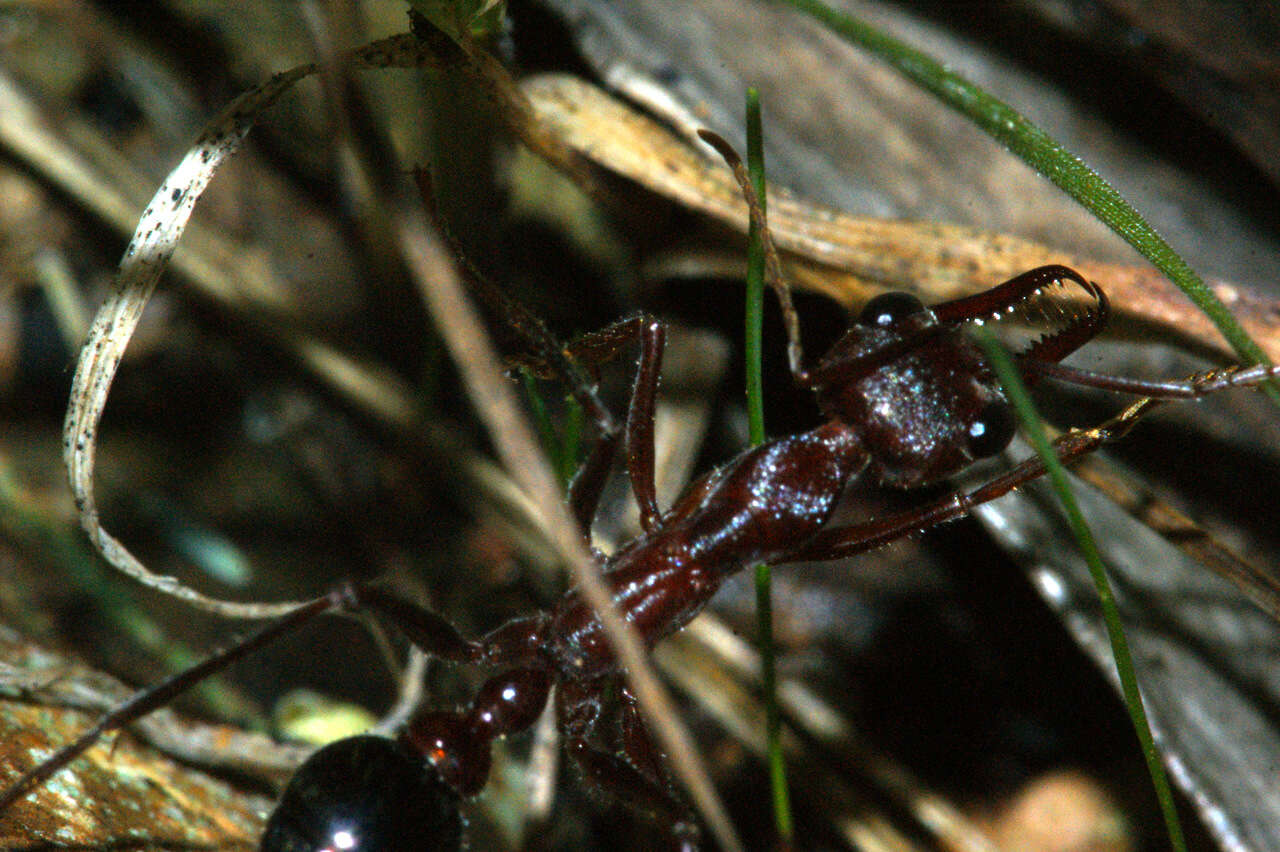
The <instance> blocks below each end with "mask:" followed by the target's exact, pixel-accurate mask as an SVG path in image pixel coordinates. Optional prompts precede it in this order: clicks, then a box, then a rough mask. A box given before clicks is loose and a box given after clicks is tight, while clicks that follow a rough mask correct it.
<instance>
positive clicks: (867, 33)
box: [787, 0, 1280, 405]
mask: <svg viewBox="0 0 1280 852" xmlns="http://www.w3.org/2000/svg"><path fill="white" fill-rule="evenodd" d="M787 2H788V3H790V4H791V5H792V6H794V7H796V8H797V9H800V10H801V11H803V12H805V13H807V14H809V15H811V16H813V17H814V18H817V19H818V20H819V21H821V22H822V23H823V24H824V25H826V26H827V27H828V28H830V29H831V30H832V31H833V32H835V33H837V34H838V35H840V36H841V37H842V38H844V39H845V40H846V41H848V42H850V43H851V44H854V45H857V46H859V47H862V48H863V49H865V50H868V51H870V52H871V53H872V54H874V55H875V56H877V57H879V58H880V59H883V60H884V61H885V62H888V63H889V64H890V65H892V66H893V67H894V68H895V69H896V70H897V71H899V72H900V73H901V74H902V75H903V76H905V77H907V79H909V80H911V82H913V83H915V84H916V85H917V86H919V87H920V88H922V89H924V90H925V91H928V92H930V93H932V94H933V95H935V96H936V97H937V98H938V100H940V101H942V102H943V103H944V104H946V105H947V106H949V107H951V108H952V109H954V110H956V111H957V112H959V113H960V114H961V115H964V116H965V117H966V118H968V119H970V120H971V121H973V122H974V123H975V124H977V125H978V127H980V128H981V129H982V130H983V131H984V132H986V133H987V134H988V135H989V136H991V137H992V138H993V139H995V140H996V141H998V142H1000V143H1001V144H1002V145H1004V146H1005V147H1007V148H1008V149H1009V150H1010V151H1012V152H1013V153H1014V154H1016V155H1017V156H1018V157H1019V158H1020V159H1022V160H1023V161H1024V162H1026V163H1027V164H1028V165H1030V166H1031V167H1032V168H1033V169H1035V170H1036V171H1037V172H1039V173H1040V174H1042V175H1044V176H1045V177H1046V178H1048V179H1049V180H1051V181H1053V182H1054V183H1055V184H1057V186H1058V187H1060V188H1061V189H1062V190H1063V191H1064V192H1066V193H1067V194H1068V195H1070V196H1071V197H1072V198H1074V199H1075V200H1076V201H1077V202H1079V203H1080V204H1081V205H1082V206H1083V207H1084V208H1085V209H1087V210H1088V211H1089V212H1090V213H1092V214H1093V215H1094V216H1095V217H1096V218H1097V219H1098V220H1099V221H1100V222H1103V223H1104V224H1106V225H1107V227H1109V228H1111V230H1113V231H1115V232H1116V233H1117V234H1119V235H1120V237H1121V238H1122V239H1124V240H1125V242H1127V243H1129V245H1131V246H1133V247H1134V248H1135V249H1137V250H1138V252H1139V253H1141V254H1142V256H1143V257H1145V258H1146V259H1147V260H1149V261H1151V263H1152V264H1153V265H1154V266H1155V267H1156V268H1157V269H1159V270H1160V271H1161V272H1163V273H1164V274H1165V275H1166V276H1168V277H1169V280H1171V281H1172V282H1173V283H1174V284H1176V285H1177V286H1178V287H1179V288H1180V289H1181V290H1182V292H1184V293H1186V294H1187V297H1188V298H1190V299H1191V300H1192V301H1193V302H1195V304H1196V305H1197V306H1198V307H1199V308H1200V310H1202V311H1203V312H1204V313H1205V315H1206V316H1207V317H1208V318H1209V319H1210V321H1211V322H1213V324H1214V325H1215V326H1217V327H1218V330H1219V331H1220V332H1221V333H1222V336H1223V337H1224V338H1226V340H1227V342H1228V343H1230V344H1231V347H1232V348H1233V349H1235V351H1236V353H1237V354H1238V355H1239V356H1240V358H1241V359H1243V360H1244V361H1245V362H1246V363H1250V364H1255V363H1256V364H1269V363H1270V361H1269V360H1268V359H1267V356H1266V353H1264V352H1263V351H1262V349H1261V347H1259V346H1258V344H1256V343H1255V342H1254V341H1253V340H1252V339H1250V337H1249V335H1248V334H1246V333H1245V331H1244V329H1243V328H1241V327H1240V325H1239V323H1237V322H1236V320H1235V317H1233V316H1232V315H1231V312H1230V311H1228V310H1227V308H1226V306H1225V305H1223V304H1222V302H1221V301H1219V299H1218V297H1217V296H1215V295H1214V293H1213V291H1212V290H1210V289H1209V288H1208V287H1207V286H1206V285H1205V283H1204V281H1202V280H1201V278H1200V276H1199V275H1197V274H1196V273H1195V271H1194V270H1193V269H1192V268H1191V267H1190V265H1188V264H1187V262H1186V261H1185V260H1183V259H1182V258H1181V257H1180V256H1179V255H1178V253H1177V252H1175V251H1174V250H1173V248H1172V247H1171V246H1170V245H1169V244H1168V243H1167V242H1165V240H1164V239H1163V238H1162V237H1161V236H1160V235H1159V234H1158V233H1156V231H1155V229H1154V228H1152V227H1151V225H1150V224H1148V223H1147V221H1146V220H1145V219H1144V218H1143V217H1142V215H1141V214H1139V213H1138V211H1137V210H1135V209H1134V208H1133V206H1132V205H1130V204H1129V203H1128V202H1127V201H1125V200H1124V198H1122V197H1121V195H1120V193H1119V192H1117V191H1116V189H1115V187H1113V186H1111V184H1109V183H1107V182H1106V181H1105V180H1103V179H1102V177H1101V176H1100V175H1099V174H1098V173H1097V172H1095V171H1094V170H1093V169H1091V168H1089V166H1087V165H1085V163H1084V162H1083V161H1082V160H1080V158H1079V157H1077V156H1075V155H1074V154H1072V153H1071V152H1069V151H1067V150H1066V149H1065V148H1063V147H1062V146H1061V145H1060V144H1058V143H1057V142H1056V141H1055V140H1054V139H1053V138H1052V137H1050V136H1049V134H1047V133H1045V132H1044V131H1043V130H1041V129H1040V128H1039V127H1037V126H1036V125H1034V124H1032V123H1031V121H1029V120H1028V119H1027V118H1026V117H1025V116H1024V115H1022V114H1021V113H1019V112H1018V111H1017V110H1015V109H1013V108H1012V107H1010V106H1009V105H1008V104H1005V103H1003V102H1002V101H1000V100H998V99H996V98H994V97H992V96H991V95H990V94H989V93H987V92H985V91H983V90H982V89H980V88H978V87H977V86H975V85H974V84H973V83H970V82H969V81H968V80H966V79H965V78H963V77H961V76H960V75H959V74H957V73H955V72H954V71H950V70H948V69H947V68H946V67H945V66H943V65H942V64H941V63H940V62H938V61H936V60H935V59H933V58H932V57H930V56H928V55H926V54H924V53H922V52H920V51H919V50H916V49H915V48H913V47H911V46H910V45H908V44H905V43H904V42H901V41H898V40H897V39H895V38H892V37H890V36H888V35H886V34H884V33H882V32H879V31H877V30H875V29H874V28H872V27H870V26H868V25H867V24H864V23H863V22H861V21H859V20H857V19H855V18H851V17H849V16H848V15H845V14H843V13H841V12H838V11H836V10H834V9H832V8H830V7H829V6H826V5H825V4H823V3H821V2H819V0H787ZM1265 390H1266V391H1267V393H1268V395H1269V396H1270V397H1271V398H1272V399H1273V400H1274V401H1275V402H1276V403H1277V404H1278V405H1280V389H1277V388H1276V386H1275V384H1274V383H1269V384H1268V385H1267V386H1266V387H1265Z"/></svg>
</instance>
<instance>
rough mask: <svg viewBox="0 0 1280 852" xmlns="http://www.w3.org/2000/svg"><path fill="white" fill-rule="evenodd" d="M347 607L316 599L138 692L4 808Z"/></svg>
mask: <svg viewBox="0 0 1280 852" xmlns="http://www.w3.org/2000/svg"><path fill="white" fill-rule="evenodd" d="M342 606H343V600H342V598H341V595H340V593H337V592H335V593H333V594H329V595H326V596H325V597H323V598H317V599H316V600H314V601H311V602H310V603H307V604H303V605H302V606H300V607H298V608H297V609H296V610H294V611H293V612H291V613H289V614H288V615H286V616H285V617H284V618H281V619H280V620H279V621H276V622H274V623H272V624H270V625H268V626H267V627H265V628H263V629H262V630H259V631H258V632H257V633H253V634H251V635H250V636H248V637H246V638H244V639H241V640H240V641H238V642H235V643H234V644H232V645H230V646H228V647H227V648H224V649H222V650H220V651H217V652H215V653H214V654H212V655H211V656H210V657H209V658H208V659H206V660H204V661H202V662H199V663H196V664H195V665H193V666H191V667H190V668H188V669H186V670H184V671H181V672H178V673H176V674H174V675H171V676H169V677H168V678H165V679H164V680H162V681H160V683H158V684H156V685H155V686H151V687H147V688H145V689H141V690H139V691H138V692H136V693H134V695H133V697H132V698H130V699H129V700H127V701H125V703H123V704H121V705H120V706H119V707H117V708H116V709H115V710H112V711H111V712H110V713H108V714H106V715H105V716H103V717H102V718H101V719H99V720H98V723H97V724H96V725H94V726H93V727H92V728H90V729H89V730H87V731H85V732H84V733H83V734H81V735H80V736H79V737H77V738H76V739H75V740H73V741H72V742H70V743H68V744H67V745H65V746H63V747H62V748H60V749H58V750H57V751H56V752H54V753H53V754H52V755H50V756H49V757H48V758H47V759H45V760H44V761H42V762H40V763H39V764H37V765H36V766H34V767H32V768H31V769H29V770H28V771H27V772H26V773H24V774H23V775H22V777H21V778H19V779H18V780H17V781H15V782H14V783H13V784H12V785H10V787H9V789H7V790H5V791H4V792H3V793H0V812H3V811H4V810H6V809H7V808H8V807H9V806H10V805H12V804H13V803H14V802H16V801H17V800H18V799H19V798H20V797H21V796H23V795H24V794H25V793H26V792H27V791H28V790H30V789H31V788H32V787H36V786H39V785H40V784H43V783H44V782H45V781H47V780H49V779H50V778H51V777H53V775H54V774H55V773H56V772H58V771H59V770H60V769H62V768H63V767H65V766H66V765H67V764H69V763H71V762H72V761H73V760H75V759H76V758H77V757H79V756H80V755H82V754H84V753H85V752H86V751H88V750H89V749H90V748H91V747H92V746H93V745H94V744H95V743H96V742H98V740H100V739H101V738H102V737H103V736H104V735H106V734H108V733H111V732H112V731H118V730H120V729H121V728H123V727H124V726H125V725H128V724H129V723H131V722H134V721H136V720H138V719H141V718H142V717H143V716H145V715H147V714H148V713H150V712H151V711H153V710H157V709H159V708H161V707H163V706H164V705H166V704H168V703H169V702H170V701H172V700H173V699H174V698H176V697H177V696H178V695H181V694H182V693H183V692H186V691H187V690H188V689H190V688H191V687H193V686H195V685H196V684H197V683H199V682H200V681H202V680H204V679H205V678H208V677H210V676H211V675H213V674H216V673H217V672H219V671H222V670H223V669H224V668H226V667H227V666H229V665H230V664H232V663H234V662H235V661H237V660H239V659H241V658H242V657H244V656H245V655H247V654H250V653H252V652H254V651H256V650H258V649H259V648H261V647H263V646H265V645H268V644H270V643H271V642H273V641H275V640H276V639H278V638H279V637H281V636H283V635H284V634H286V633H291V632H292V631H294V630H296V629H298V628H299V627H301V626H302V625H304V624H306V623H307V622H309V621H311V620H312V619H313V618H315V617H316V616H317V615H319V614H321V613H323V612H327V611H329V610H333V609H337V608H340V607H342Z"/></svg>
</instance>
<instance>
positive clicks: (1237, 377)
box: [1021, 359, 1280, 399]
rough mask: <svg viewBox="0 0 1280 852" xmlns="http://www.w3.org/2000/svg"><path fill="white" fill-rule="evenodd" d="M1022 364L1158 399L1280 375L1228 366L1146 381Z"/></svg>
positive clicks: (1042, 372) (1085, 383)
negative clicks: (1166, 379)
mask: <svg viewBox="0 0 1280 852" xmlns="http://www.w3.org/2000/svg"><path fill="white" fill-rule="evenodd" d="M1021 366H1022V368H1023V369H1024V370H1026V371H1027V372H1029V373H1033V374H1038V375H1040V376H1044V377H1045V378H1049V379H1055V380H1057V381H1061V382H1069V383H1071V384H1074V385H1081V386H1084V387H1091V388H1098V389H1100V390H1107V391H1113V392H1115V393H1126V394H1133V395H1135V396H1150V397H1157V398H1159V399H1199V398H1200V397H1202V396H1208V395H1209V394H1211V393H1217V392H1218V391H1222V390H1229V389H1231V388H1244V387H1253V386H1255V385H1257V384H1259V383H1260V382H1262V381H1264V380H1266V379H1275V378H1280V367H1272V366H1268V365H1265V364H1257V365H1255V366H1252V367H1242V366H1234V367H1226V368H1223V369H1219V370H1210V371H1209V372H1207V373H1201V374H1199V375H1195V376H1192V377H1190V378H1188V379H1176V380H1173V381H1145V380H1143V379H1131V378H1128V377H1127V376H1112V375H1108V374H1106V373H1095V372H1093V371H1092V370H1080V369H1077V368H1075V367H1067V366H1064V365H1062V364H1057V363H1053V362H1049V361H1040V360H1033V359H1027V360H1024V361H1022V362H1021Z"/></svg>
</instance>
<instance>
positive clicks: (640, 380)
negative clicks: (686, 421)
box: [627, 316, 667, 532]
mask: <svg viewBox="0 0 1280 852" xmlns="http://www.w3.org/2000/svg"><path fill="white" fill-rule="evenodd" d="M638 319H639V320H640V364H639V366H638V367H637V369H636V379H635V383H634V384H633V385H632V386H631V403H630V404H629V405H628V406H627V474H628V475H629V476H630V477H631V491H632V493H634V494H635V496H636V503H637V504H638V505H639V506H640V526H641V527H642V528H643V529H644V531H645V532H653V531H654V530H655V529H657V527H658V523H659V521H660V519H661V517H662V513H661V511H659V509H658V496H657V494H658V492H657V485H656V484H655V483H654V472H653V454H654V449H653V416H654V409H655V406H656V404H657V396H658V375H659V372H660V370H661V368H662V350H663V348H664V347H665V345H666V339H667V332H666V328H665V327H664V326H663V324H662V323H661V322H659V321H658V320H655V319H653V318H651V317H646V316H641V317H638Z"/></svg>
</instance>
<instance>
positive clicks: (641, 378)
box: [539, 314, 666, 532]
mask: <svg viewBox="0 0 1280 852" xmlns="http://www.w3.org/2000/svg"><path fill="white" fill-rule="evenodd" d="M637 339H638V340H639V341H640V361H639V364H638V366H637V368H636V377H635V381H634V382H633V383H632V386H631V399H630V402H629V404H628V406H627V424H626V456H627V474H628V476H629V477H630V480H631V490H632V492H633V493H634V494H635V497H636V503H637V504H638V505H639V506H640V524H641V526H642V527H643V528H644V530H645V531H646V532H649V531H651V530H653V529H654V528H656V527H657V525H658V520H659V518H660V517H661V514H662V513H661V511H660V510H659V509H658V502H657V488H656V486H655V484H654V471H653V455H654V450H653V417H654V408H655V406H656V403H657V394H658V379H659V372H660V370H661V366H662V352H663V349H664V348H665V346H666V329H665V327H664V326H663V324H662V323H661V322H660V321H658V320H656V319H654V318H652V317H650V316H648V315H646V314H638V315H636V316H633V317H629V318H628V319H625V320H621V321H619V322H616V323H614V324H613V325H610V326H608V327H606V328H604V329H601V330H600V331H596V332H592V333H590V334H586V335H583V336H582V337H579V338H577V339H575V340H574V341H572V342H571V343H570V344H569V345H568V346H567V347H566V349H565V353H566V355H567V357H568V358H569V359H570V360H572V361H574V362H578V363H588V364H598V363H602V362H604V361H607V360H611V359H612V358H614V357H616V356H617V354H618V352H620V351H621V350H622V349H623V347H625V346H627V345H629V344H630V343H631V342H632V341H635V340H637ZM540 366H542V367H543V371H542V372H540V373H539V375H547V374H554V373H553V372H550V373H549V372H548V371H546V370H545V365H540ZM565 378H567V379H570V380H572V377H565ZM597 429H598V430H599V435H598V437H597V438H596V443H595V446H594V447H593V448H592V450H591V452H590V453H589V454H588V456H587V460H586V462H585V463H584V464H583V466H582V467H581V468H580V469H579V471H578V474H577V475H576V476H575V477H574V479H573V482H572V483H571V485H570V487H569V505H570V506H571V507H572V509H573V513H574V517H575V518H576V519H577V520H578V523H579V526H580V527H581V528H582V529H584V530H586V529H589V528H590V526H591V522H592V521H593V520H594V518H595V513H596V508H597V506H598V504H599V501H600V492H601V490H602V489H603V487H604V482H605V479H606V478H607V477H608V474H609V469H610V468H611V466H612V463H613V457H614V455H615V454H616V452H617V446H618V432H617V428H616V426H614V425H613V421H612V420H608V421H604V420H600V419H597Z"/></svg>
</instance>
